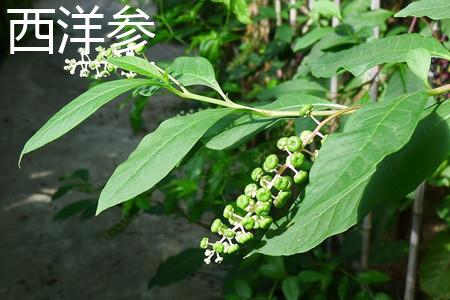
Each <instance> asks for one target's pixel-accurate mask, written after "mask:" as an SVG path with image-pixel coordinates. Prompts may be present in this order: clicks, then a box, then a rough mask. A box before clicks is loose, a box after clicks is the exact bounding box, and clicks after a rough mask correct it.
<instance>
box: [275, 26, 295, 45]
mask: <svg viewBox="0 0 450 300" xmlns="http://www.w3.org/2000/svg"><path fill="white" fill-rule="evenodd" d="M293 36H294V30H293V29H292V28H291V27H290V26H289V25H281V26H278V27H277V31H276V33H275V40H277V41H280V42H283V43H286V44H289V43H290V42H291V41H292V37H293Z"/></svg>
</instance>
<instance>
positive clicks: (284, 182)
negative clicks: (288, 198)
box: [273, 176, 292, 191]
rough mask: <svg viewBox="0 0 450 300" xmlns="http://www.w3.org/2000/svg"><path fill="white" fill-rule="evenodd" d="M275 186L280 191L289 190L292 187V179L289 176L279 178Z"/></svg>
mask: <svg viewBox="0 0 450 300" xmlns="http://www.w3.org/2000/svg"><path fill="white" fill-rule="evenodd" d="M273 186H274V187H275V188H276V189H277V190H279V191H285V190H289V189H290V188H291V186H292V179H291V177H289V176H281V177H278V178H277V179H275V182H274V185H273Z"/></svg>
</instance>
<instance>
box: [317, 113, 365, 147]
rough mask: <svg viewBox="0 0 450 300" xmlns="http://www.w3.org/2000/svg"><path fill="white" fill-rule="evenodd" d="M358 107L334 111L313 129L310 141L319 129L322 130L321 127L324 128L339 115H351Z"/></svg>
mask: <svg viewBox="0 0 450 300" xmlns="http://www.w3.org/2000/svg"><path fill="white" fill-rule="evenodd" d="M360 107H361V105H356V106H352V107H349V108H345V109H341V110H338V111H335V112H334V113H333V114H331V115H330V116H329V117H328V118H326V119H325V120H323V121H322V122H320V124H319V125H317V127H316V129H314V131H313V132H312V134H311V137H310V139H313V138H314V137H315V136H316V135H317V134H318V133H319V131H320V129H322V127H323V126H325V125H326V124H327V123H328V122H330V121H331V120H334V119H335V118H337V117H339V116H340V115H343V114H347V113H351V112H353V111H355V110H357V109H358V108H360Z"/></svg>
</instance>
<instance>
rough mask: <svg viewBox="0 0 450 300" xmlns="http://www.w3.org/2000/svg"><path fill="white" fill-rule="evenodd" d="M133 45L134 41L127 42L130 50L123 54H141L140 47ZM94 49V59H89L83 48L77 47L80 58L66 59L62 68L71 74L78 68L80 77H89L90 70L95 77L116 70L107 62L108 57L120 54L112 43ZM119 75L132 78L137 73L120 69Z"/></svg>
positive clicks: (101, 76)
mask: <svg viewBox="0 0 450 300" xmlns="http://www.w3.org/2000/svg"><path fill="white" fill-rule="evenodd" d="M135 46H136V45H135V44H134V43H130V44H128V46H127V48H128V49H130V50H129V51H128V52H126V53H125V55H126V56H135V55H136V54H141V53H142V52H143V51H144V49H142V48H141V47H139V48H136V47H135ZM95 51H97V56H96V58H95V59H91V57H90V56H89V54H88V53H86V50H85V49H84V48H80V49H78V53H79V54H80V60H79V61H77V60H76V59H66V60H65V63H66V66H64V70H66V71H69V72H70V74H71V75H74V74H75V73H76V72H77V70H78V68H79V70H80V71H79V72H80V73H79V74H80V77H89V76H90V75H91V73H92V72H95V75H94V77H95V79H100V78H103V77H109V76H110V75H111V74H112V73H114V72H116V71H117V68H116V66H114V65H113V64H111V63H109V62H108V59H109V58H112V57H121V56H122V53H120V52H119V51H118V49H117V47H116V46H115V45H114V44H113V45H111V48H108V49H105V48H103V47H101V46H99V47H97V48H95ZM121 75H122V76H125V77H127V78H134V77H136V75H137V74H136V73H133V72H126V71H123V70H122V71H121Z"/></svg>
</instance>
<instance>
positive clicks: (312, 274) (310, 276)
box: [297, 270, 326, 283]
mask: <svg viewBox="0 0 450 300" xmlns="http://www.w3.org/2000/svg"><path fill="white" fill-rule="evenodd" d="M325 276H326V275H325V274H323V273H320V272H316V271H311V270H305V271H301V272H300V273H298V275H297V280H298V281H299V282H301V283H313V282H320V281H322V280H323V279H324V277H325Z"/></svg>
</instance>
